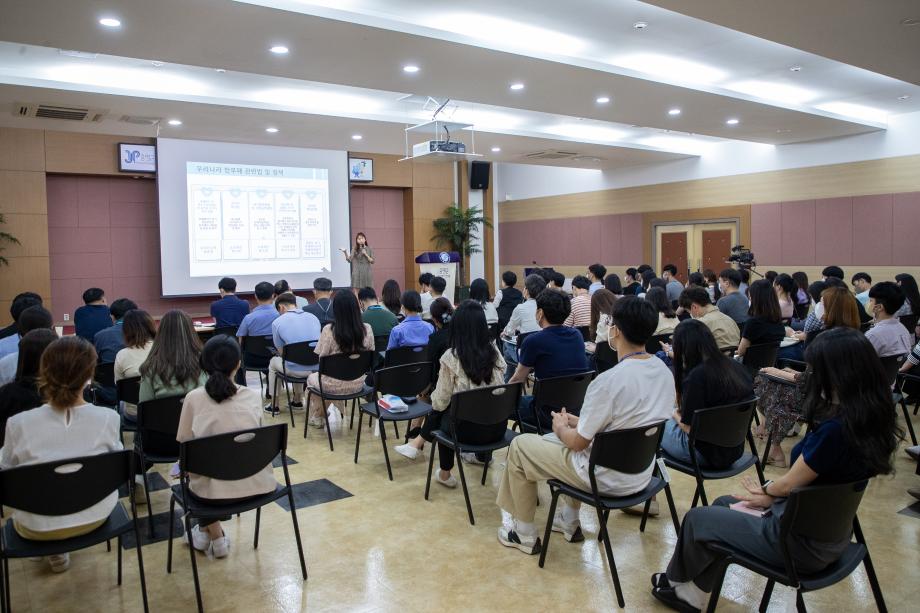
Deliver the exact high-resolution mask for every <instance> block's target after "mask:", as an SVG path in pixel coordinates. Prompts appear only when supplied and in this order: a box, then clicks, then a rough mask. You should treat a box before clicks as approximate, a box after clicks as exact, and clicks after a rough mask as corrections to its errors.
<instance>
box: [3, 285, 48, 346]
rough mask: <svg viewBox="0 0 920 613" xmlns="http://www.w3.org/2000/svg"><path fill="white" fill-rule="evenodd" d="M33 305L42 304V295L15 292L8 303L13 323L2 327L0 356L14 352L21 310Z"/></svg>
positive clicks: (16, 344) (17, 341) (17, 342)
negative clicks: (14, 295) (11, 302)
mask: <svg viewBox="0 0 920 613" xmlns="http://www.w3.org/2000/svg"><path fill="white" fill-rule="evenodd" d="M33 306H42V297H41V296H39V295H38V294H35V293H33V292H24V293H22V294H17V295H16V297H15V298H13V304H12V305H10V315H11V316H12V317H13V323H11V324H10V325H9V326H7V327H6V328H4V329H3V335H2V336H0V358H2V357H3V356H5V355H9V354H11V353H16V351H17V349H16V348H17V347H18V346H19V338H20V336H19V316H20V315H22V312H23V311H25V310H26V309H28V308H29V307H33Z"/></svg>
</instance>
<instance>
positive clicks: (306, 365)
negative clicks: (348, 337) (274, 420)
mask: <svg viewBox="0 0 920 613" xmlns="http://www.w3.org/2000/svg"><path fill="white" fill-rule="evenodd" d="M318 342H319V341H318V340H315V341H303V342H300V343H290V344H288V345H285V346H284V347H282V348H281V372H280V373H278V374H277V376H276V377H275V389H273V390H272V402H273V403H277V402H278V383H279V382H280V383H281V384H282V385H283V386H284V393H285V395H286V396H287V401H288V413H290V414H291V427H292V428H293V427H294V410H293V409H292V408H291V389H290V388H289V387H288V384H290V385H292V386H293V385H302V386H304V387H306V386H307V378H308V377H309V375H295V374H293V373H289V372H288V370H287V363H288V362H291V363H292V364H297V366H299V367H300V368H298V370H300V371H314V370H316V369H317V368H318V366H319V356H318V355H316V344H317V343H318ZM272 416H274V413H273V414H272ZM305 419H306V418H305Z"/></svg>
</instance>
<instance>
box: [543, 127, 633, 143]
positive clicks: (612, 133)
mask: <svg viewBox="0 0 920 613" xmlns="http://www.w3.org/2000/svg"><path fill="white" fill-rule="evenodd" d="M543 131H544V132H547V133H549V134H556V135H558V136H564V137H566V138H572V139H577V140H585V141H594V142H618V141H621V140H623V139H624V138H625V137H626V135H627V134H628V132H627V131H625V130H617V129H614V128H608V127H604V126H600V125H595V124H590V123H583V122H579V123H561V124H556V125H552V126H548V127H547V128H545V129H544V130H543Z"/></svg>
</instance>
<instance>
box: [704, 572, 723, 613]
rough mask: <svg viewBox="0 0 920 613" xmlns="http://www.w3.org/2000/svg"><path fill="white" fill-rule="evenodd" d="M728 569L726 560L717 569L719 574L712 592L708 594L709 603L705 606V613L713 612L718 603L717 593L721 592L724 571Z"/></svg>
mask: <svg viewBox="0 0 920 613" xmlns="http://www.w3.org/2000/svg"><path fill="white" fill-rule="evenodd" d="M727 570H728V561H724V562H723V563H722V567H721V568H720V569H719V576H718V578H717V579H716V583H715V585H713V586H712V592H711V593H710V594H709V604H708V605H707V606H706V613H715V611H716V605H718V604H719V594H720V593H721V592H722V582H723V581H724V580H725V572H726V571H727Z"/></svg>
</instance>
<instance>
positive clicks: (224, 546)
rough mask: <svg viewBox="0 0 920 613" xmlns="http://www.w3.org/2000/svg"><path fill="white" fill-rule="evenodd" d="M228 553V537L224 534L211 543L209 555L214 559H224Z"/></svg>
mask: <svg viewBox="0 0 920 613" xmlns="http://www.w3.org/2000/svg"><path fill="white" fill-rule="evenodd" d="M229 553H230V537H229V536H227V533H226V532H224V535H223V536H222V537H220V538H217V539H214V540H213V541H211V554H212V555H213V556H214V557H215V558H226V557H227V555H228V554H229Z"/></svg>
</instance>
